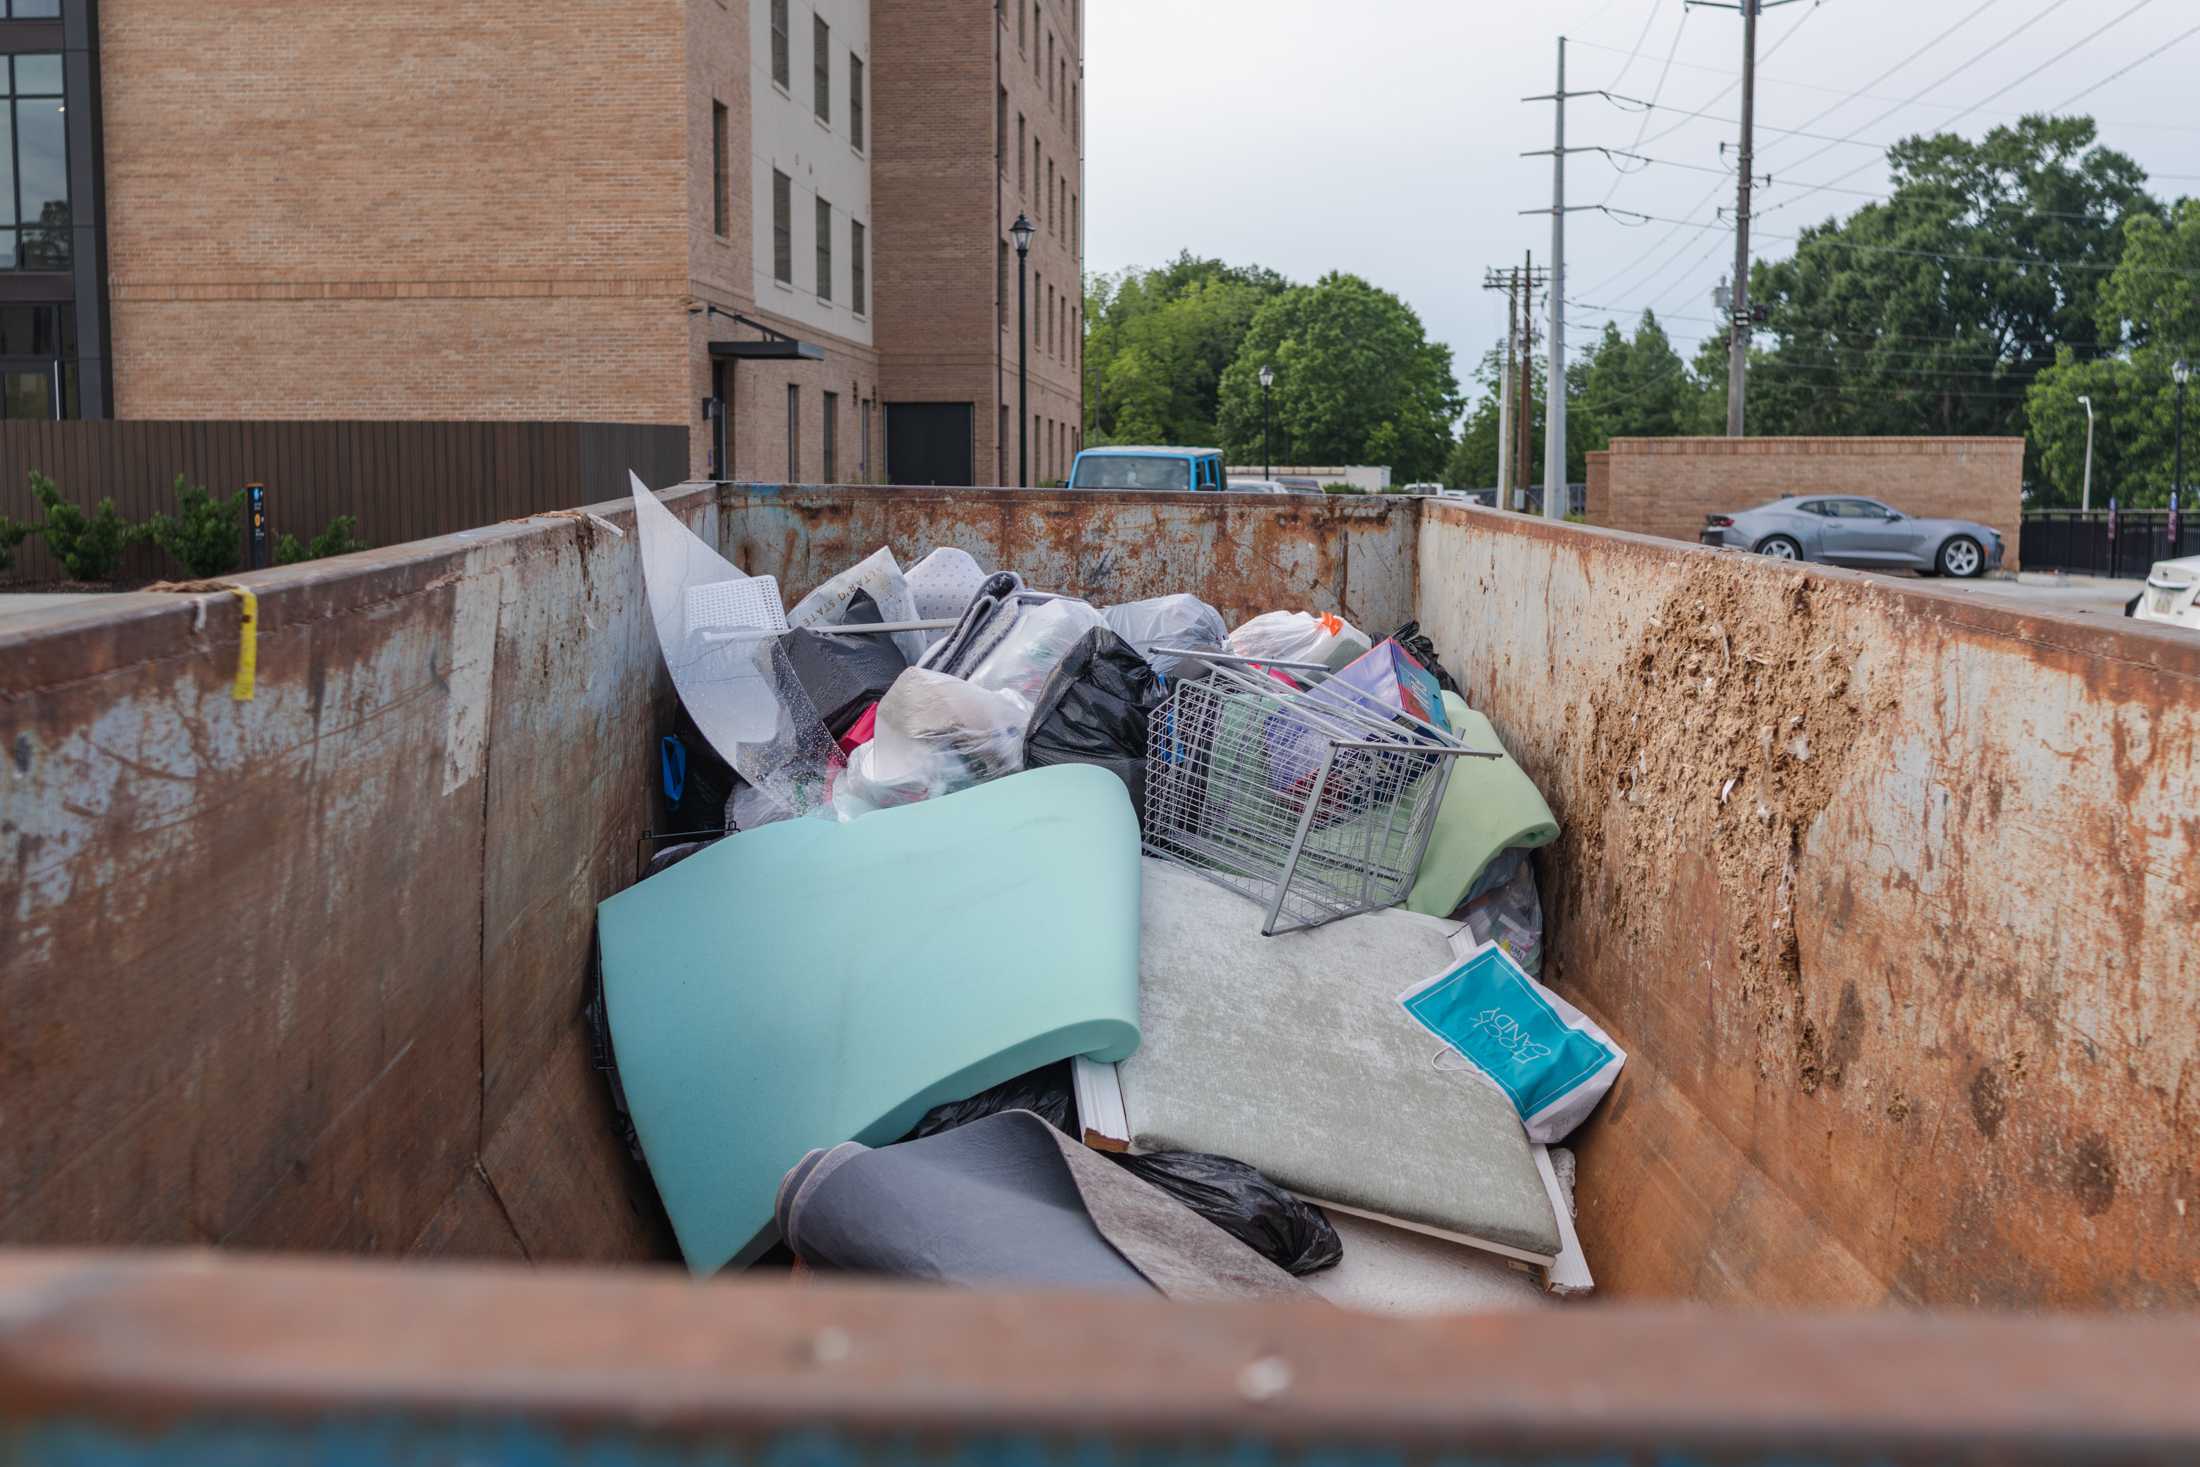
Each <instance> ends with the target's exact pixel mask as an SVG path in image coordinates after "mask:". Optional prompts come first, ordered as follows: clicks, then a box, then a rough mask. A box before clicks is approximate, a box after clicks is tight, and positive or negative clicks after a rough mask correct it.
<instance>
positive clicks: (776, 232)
mask: <svg viewBox="0 0 2200 1467" xmlns="http://www.w3.org/2000/svg"><path fill="white" fill-rule="evenodd" d="M772 278H773V279H774V280H777V281H779V282H780V283H781V284H783V285H792V284H794V180H793V179H791V178H789V177H787V175H786V174H784V173H781V172H779V171H778V170H777V169H774V170H772Z"/></svg>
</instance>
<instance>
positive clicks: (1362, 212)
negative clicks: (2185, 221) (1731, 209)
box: [1085, 0, 2200, 384]
mask: <svg viewBox="0 0 2200 1467" xmlns="http://www.w3.org/2000/svg"><path fill="white" fill-rule="evenodd" d="M1087 9H1088V12H1089V13H1088V17H1087V21H1086V24H1087V28H1088V29H1087V36H1086V46H1087V55H1086V86H1087V89H1088V98H1089V100H1088V103H1087V115H1088V120H1089V138H1088V142H1087V150H1088V156H1087V160H1086V165H1087V179H1086V192H1087V195H1088V202H1087V205H1086V216H1085V217H1086V220H1087V225H1086V251H1087V260H1088V263H1089V265H1090V267H1091V268H1092V269H1094V270H1115V269H1119V268H1121V267H1123V266H1126V265H1152V264H1157V263H1159V262H1161V261H1162V260H1165V259H1167V258H1169V257H1170V256H1173V255H1174V254H1175V253H1176V252H1177V251H1178V250H1180V249H1190V250H1192V251H1194V252H1196V253H1198V254H1202V255H1219V256H1221V257H1222V258H1224V259H1227V260H1231V261H1234V262H1257V263H1259V264H1263V265H1268V266H1271V267H1273V268H1275V269H1278V270H1281V271H1282V272H1283V273H1284V274H1285V275H1287V276H1290V277H1291V278H1293V279H1296V280H1311V279H1313V278H1315V277H1316V276H1318V275H1319V274H1321V273H1322V272H1323V271H1325V270H1331V269H1339V270H1349V271H1353V272H1356V273H1358V274H1360V275H1364V276H1366V277H1367V278H1368V279H1369V280H1372V281H1373V282H1375V283H1376V284H1377V285H1381V286H1383V287H1385V288H1387V289H1390V290H1392V291H1395V292H1397V293H1398V294H1399V295H1401V296H1403V297H1404V298H1405V299H1406V300H1407V301H1408V302H1410V303H1411V304H1412V305H1413V306H1414V308H1415V309H1416V310H1418V311H1419V312H1420V314H1421V318H1422V320H1423V321H1424V322H1426V323H1427V325H1428V327H1429V330H1430V333H1431V334H1432V335H1434V336H1436V337H1437V338H1439V339H1441V340H1443V341H1446V342H1448V343H1450V345H1451V347H1452V349H1453V352H1454V355H1455V358H1456V366H1457V369H1458V373H1459V377H1460V379H1461V381H1462V383H1463V384H1464V383H1465V382H1466V380H1467V378H1468V377H1469V375H1470V374H1471V372H1472V370H1473V367H1474V364H1475V362H1476V361H1478V360H1479V358H1480V357H1481V354H1482V352H1483V351H1484V350H1485V349H1487V347H1488V346H1489V345H1491V344H1492V343H1494V342H1496V341H1498V340H1500V339H1501V338H1502V337H1503V335H1504V330H1505V326H1504V321H1505V308H1504V299H1503V297H1502V296H1499V295H1495V294H1490V293H1485V292H1484V291H1483V290H1482V289H1481V284H1482V273H1483V270H1484V268H1485V267H1486V266H1490V265H1500V264H1511V263H1515V262H1518V261H1519V260H1520V259H1521V256H1522V253H1523V252H1524V251H1526V250H1529V249H1533V250H1534V251H1535V258H1536V264H1537V265H1539V266H1541V265H1544V264H1546V263H1548V260H1549V255H1550V220H1549V217H1548V216H1547V215H1535V216H1528V217H1523V216H1521V215H1519V214H1518V213H1517V212H1516V211H1517V210H1520V209H1524V208H1537V207H1546V206H1548V204H1549V202H1550V194H1551V167H1550V160H1549V159H1548V158H1522V157H1520V156H1518V154H1519V153H1520V152H1521V151H1522V150H1524V149H1529V148H1548V147H1549V146H1550V145H1551V122H1552V110H1551V106H1550V104H1549V103H1548V102H1537V103H1525V102H1522V101H1520V100H1519V98H1521V97H1523V96H1526V95H1528V94H1530V93H1538V92H1549V91H1550V90H1552V81H1553V72H1554V69H1555V66H1556V62H1557V39H1558V37H1559V35H1560V34H1561V33H1563V34H1565V35H1566V36H1567V37H1568V38H1569V42H1570V44H1569V46H1568V74H1567V84H1568V87H1569V89H1570V90H1580V89H1585V88H1604V89H1608V90H1611V91H1615V92H1618V93H1621V94H1623V95H1625V96H1629V97H1633V98H1638V99H1645V100H1648V99H1655V100H1657V101H1658V102H1659V103H1660V104H1662V106H1664V107H1665V108H1668V109H1685V110H1687V111H1694V112H1702V113H1708V114H1711V117H1710V118H1702V119H1699V118H1691V117H1688V116H1685V115H1683V113H1682V112H1681V111H1678V110H1659V111H1652V112H1648V113H1645V112H1643V111H1642V110H1641V109H1640V108H1637V109H1635V110H1632V111H1625V110H1620V109H1619V108H1616V107H1614V106H1612V105H1610V104H1607V103H1606V102H1604V101H1602V100H1599V99H1596V98H1583V99H1580V100H1577V101H1575V102H1574V103H1572V104H1571V105H1570V106H1569V109H1568V118H1567V142H1568V143H1569V144H1570V145H1576V146H1578V145H1581V144H1588V143H1594V144H1603V145H1605V146H1609V147H1613V148H1619V149H1629V148H1632V149H1633V150H1634V151H1636V152H1639V153H1641V154H1643V155H1645V156H1648V157H1651V158H1656V159H1660V160H1665V162H1662V163H1660V164H1658V165H1655V166H1651V165H1641V164H1635V163H1631V162H1630V163H1627V164H1626V165H1625V166H1627V167H1629V168H1632V169H1636V170H1637V171H1636V172H1635V173H1634V174H1633V175H1632V176H1629V177H1626V178H1621V177H1620V176H1619V175H1618V173H1617V172H1616V171H1615V169H1614V167H1613V166H1612V165H1611V164H1610V163H1608V162H1606V161H1605V160H1604V159H1603V158H1602V157H1601V156H1599V155H1597V154H1576V155H1574V156H1573V157H1571V158H1569V159H1568V160H1567V200H1568V202H1569V203H1572V204H1593V203H1599V202H1606V201H1608V202H1609V204H1610V206H1611V207H1613V208H1615V209H1632V210H1636V211H1639V212H1641V213H1644V214H1651V215H1658V216H1663V217H1666V218H1671V219H1684V218H1685V219H1691V220H1708V219H1711V218H1712V217H1713V213H1714V210H1715V209H1717V208H1718V207H1719V206H1720V205H1727V206H1731V204H1732V202H1733V182H1732V179H1731V177H1724V178H1722V177H1721V176H1719V175H1717V174H1713V173H1707V172H1702V171H1697V170H1703V169H1711V168H1718V167H1719V166H1720V165H1721V162H1722V159H1721V156H1720V144H1721V142H1722V141H1730V140H1731V139H1732V138H1733V137H1734V135H1735V132H1736V128H1735V127H1734V125H1733V121H1732V120H1733V119H1734V118H1736V117H1738V116H1739V111H1738V108H1739V97H1738V94H1737V93H1736V92H1734V91H1732V90H1730V88H1733V87H1734V86H1735V84H1736V80H1737V75H1738V72H1739V69H1740V55H1741V20H1740V17H1739V16H1737V15H1736V14H1735V13H1734V12H1732V11H1731V10H1716V9H1711V8H1708V7H1694V8H1689V9H1687V10H1686V11H1685V15H1684V10H1683V6H1682V3H1681V0H1519V3H1512V4H1498V3H1495V0H1356V3H1342V0H1088V6H1087ZM2196 29H2200V0H1816V3H1813V0H1796V3H1793V4H1788V5H1783V6H1781V7H1779V8H1777V9H1767V10H1766V11H1765V13H1764V15H1763V18H1762V19H1761V20H1760V22H1759V40H1758V56H1759V70H1758V101H1757V118H1758V123H1759V126H1760V129H1761V130H1760V133H1759V150H1760V151H1759V163H1758V167H1757V172H1758V173H1759V174H1760V175H1761V174H1765V173H1770V174H1771V175H1772V176H1773V179H1774V186H1773V187H1772V188H1771V189H1770V190H1761V191H1760V192H1759V199H1758V204H1757V207H1758V209H1759V210H1760V211H1761V223H1760V226H1759V227H1760V229H1761V230H1762V231H1763V232H1764V233H1768V234H1769V233H1775V232H1776V233H1782V234H1793V233H1794V232H1795V231H1796V227H1797V225H1799V224H1806V223H1813V222H1816V221H1819V220H1822V219H1824V218H1826V217H1827V216H1828V215H1829V214H1835V213H1847V212H1848V211H1849V210H1851V209H1853V208H1855V207H1856V206H1858V205H1860V204H1863V203H1865V202H1867V199H1866V198H1864V197H1860V196H1858V195H1855V194H1850V193H1835V192H1831V191H1827V192H1820V193H1816V194H1814V195H1812V196H1811V197H1809V198H1801V197H1799V196H1800V195H1802V194H1803V193H1804V191H1805V190H1804V186H1805V185H1810V184H1821V183H1834V182H1836V181H1837V182H1838V186H1839V187H1840V188H1841V189H1846V190H1861V191H1863V193H1865V194H1873V193H1879V192H1881V191H1883V190H1884V189H1885V187H1886V184H1887V174H1886V169H1885V167H1884V166H1883V163H1882V161H1881V153H1880V151H1879V150H1877V149H1874V148H1871V147H1864V146H1858V145H1856V144H1855V143H1836V142H1831V141H1829V140H1830V139H1837V138H1842V137H1847V136H1850V135H1854V136H1855V138H1856V139H1858V141H1859V142H1874V143H1879V144H1881V145H1884V144H1885V143H1886V142H1888V141H1891V140H1893V139H1896V138H1899V137H1902V136H1906V135H1908V134H1911V133H1914V132H1919V131H1932V130H1939V129H1942V128H1947V127H1949V126H1953V127H1954V128H1955V129H1956V130H1958V131H1961V132H1964V133H1966V134H1968V135H1970V136H1973V137H1977V136H1980V135H1982V134H1983V133H1984V132H1985V131H1986V130H1988V129H1989V128H1991V127H1993V126H1994V125H1995V124H1997V123H1999V122H2003V121H2007V120H2010V119H2011V118H2013V117H2014V116H2015V115H2016V114H2017V112H2018V111H2019V110H2021V109H2025V108H2032V109H2038V108H2043V107H2058V104H2060V103H2062V102H2063V101H2065V100H2066V99H2069V98H2072V97H2075V96H2076V95H2077V94H2079V93H2081V92H2085V93H2087V94H2086V95H2085V96H2084V97H2083V98H2082V99H2081V100H2078V101H2077V102H2076V103H2075V104H2074V105H2073V106H2072V107H2071V108H2070V109H2068V110H2071V111H2077V112H2090V113H2091V114H2092V115H2093V116H2094V117H2095V118H2096V119H2097V120H2098V121H2099V122H2100V124H2101V134H2102V141H2104V142H2105V143H2107V144H2108V145H2109V146H2111V147H2115V148H2118V149H2121V150H2122V151H2124V152H2126V153H2129V154H2130V155H2131V156H2132V157H2134V158H2136V159H2137V160H2138V161H2139V163H2140V164H2141V166H2143V167H2144V168H2146V169H2147V171H2148V172H2149V173H2150V174H2152V175H2154V182H2153V187H2154V189H2155V191H2156V192H2157V193H2158V194H2160V195H2162V196H2164V197H2175V196H2178V195H2180V194H2185V193H2200V109H2196V108H2195V107H2194V105H2193V99H2194V94H2195V91H2196V87H2195V82H2196V81H2200V34H2194V35H2192V36H2190V37H2189V38H2187V39H2184V40H2181V41H2179V40H2178V39H2177V38H2178V37H2180V36H2183V35H2184V34H2185V33H2186V32H2188V31H2194V30H2196ZM1943 33H1945V36H1944V38H1941V39H1937V40H1936V38H1940V37H1943ZM2173 42H2174V44H2172V43H2173ZM1928 43H1931V44H1928ZM2164 46H2168V48H2169V49H2167V50H2166V51H2163V52H2162V54H2161V55H2160V56H2158V57H2155V58H2154V59H2151V60H2142V59H2141V58H2144V57H2147V56H2148V54H2149V53H2150V52H2154V51H2156V50H2157V49H2158V48H2161V47H2164ZM1638 51H1639V54H1635V55H1633V56H1632V57H1631V56H1630V53H1634V52H1638ZM1913 53H1915V54H1914V58H1913ZM1668 56H1670V57H1671V59H1672V64H1671V66H1670V67H1668V66H1667V64H1666V62H1667V58H1668ZM1898 63H1900V64H1899V66H1898ZM2133 63H2138V64H2136V65H2134V64H2133ZM2127 66H2129V67H2131V69H2130V70H2129V71H2128V72H2127V73H2125V74H2123V75H2121V76H2117V75H2116V73H2117V72H2119V70H2121V69H2122V68H2125V67H2127ZM2035 69H2038V72H2037V75H2035V76H2030V78H2029V79H2026V78H2027V74H2028V73H2032V72H2034V71H2035ZM2112 77H2113V78H2114V79H2113V80H2111V78H2112ZM2104 82H2105V85H2100V86H2099V88H2098V90H2092V91H2088V89H2089V88H2093V87H2095V86H2096V84H2100V83H2104ZM2005 87H2007V88H2009V90H2008V91H2007V92H2003V91H2002V89H2003V88H2005ZM1857 92H1862V93H1863V94H1864V95H1862V96H1853V97H1852V96H1851V95H1850V94H1852V93H1857ZM1997 93H1998V94H2000V95H1997ZM1912 98H1915V99H1916V100H1914V101H1913V100H1910V99H1912ZM1972 108H1976V109H1977V110H1976V111H1970V112H1969V113H1968V115H1965V114H1966V111H1967V109H1972ZM1717 119H1725V120H1724V121H1721V120H1717ZM1775 128H1788V129H1796V130H1801V131H1805V132H1810V133H1816V134H1821V135H1822V136H1821V137H1819V138H1815V139H1813V138H1797V137H1792V136H1783V135H1781V134H1780V133H1778V132H1775V131H1773V130H1772V129H1775ZM1638 134H1639V136H1640V137H1641V139H1642V140H1641V141H1640V142H1639V143H1638V142H1637V141H1636V139H1637V137H1638ZM1668 164H1685V165H1687V167H1686V168H1682V167H1674V166H1667V165H1668ZM1852 170H1860V171H1855V172H1853V174H1852V172H1851V171H1852ZM2173 175H2183V177H2174V176H2173ZM1788 200H1794V201H1795V202H1793V203H1792V204H1790V205H1789V206H1788V207H1785V208H1781V207H1778V206H1780V205H1781V204H1782V203H1783V201H1788ZM1733 248H1734V246H1733V236H1732V234H1731V233H1729V232H1727V231H1725V230H1710V231H1698V230H1694V229H1680V230H1675V229H1674V228H1673V227H1672V226H1671V225H1669V224H1665V223H1654V224H1649V225H1642V226H1638V227H1627V225H1626V224H1623V223H1621V222H1619V221H1616V220H1613V219H1611V218H1608V217H1606V216H1603V215H1600V214H1593V213H1591V214H1574V215H1572V216H1570V217H1569V219H1568V222H1567V271H1568V288H1567V292H1566V293H1567V296H1568V297H1569V298H1570V299H1572V300H1576V301H1586V302H1595V303H1599V304H1605V305H1609V306H1614V307H1621V308H1624V311H1623V312H1622V314H1623V319H1624V321H1625V323H1626V324H1629V325H1631V324H1632V321H1633V318H1634V317H1635V316H1636V315H1637V314H1639V312H1640V309H1641V307H1643V306H1644V305H1649V306H1653V307H1655V308H1656V309H1657V311H1658V314H1659V315H1660V317H1661V318H1664V319H1665V320H1666V321H1667V322H1668V329H1669V330H1671V331H1672V333H1673V335H1674V336H1675V338H1676V340H1677V342H1678V344H1679V345H1680V346H1681V348H1682V351H1683V354H1684V355H1692V354H1693V351H1694V348H1695V345H1696V343H1697V342H1698V341H1699V340H1700V339H1701V338H1702V337H1703V336H1704V335H1708V334H1710V333H1712V332H1714V331H1715V330H1716V329H1717V328H1716V327H1715V326H1714V325H1712V324H1711V322H1710V319H1709V318H1710V317H1711V315H1712V308H1711V306H1710V303H1709V299H1708V297H1709V293H1710V291H1711V289H1712V287H1713V286H1715V285H1716V284H1717V283H1718V282H1719V281H1720V279H1721V278H1722V277H1723V276H1724V275H1726V274H1727V273H1728V272H1729V271H1730V269H1731V265H1732V260H1733ZM1788 248H1789V247H1788V246H1787V245H1786V244H1784V243H1782V242H1780V241H1778V240H1776V239H1761V240H1760V242H1759V243H1758V245H1757V247H1756V249H1755V251H1754V253H1755V254H1756V255H1757V256H1758V257H1759V258H1764V257H1767V256H1777V255H1780V254H1784V253H1786V252H1787V249H1788ZM1569 314H1570V315H1578V314H1579V313H1574V312H1569ZM1602 319H1603V317H1602V316H1601V315H1598V316H1594V317H1591V318H1590V319H1588V320H1587V321H1584V322H1582V323H1581V325H1582V328H1583V329H1582V331H1581V332H1578V333H1577V331H1576V330H1574V329H1572V327H1573V325H1574V323H1573V322H1571V321H1570V322H1569V330H1568V332H1567V335H1568V338H1569V340H1570V341H1578V340H1580V339H1582V338H1583V337H1584V336H1586V335H1587V334H1588V328H1589V327H1592V326H1596V325H1601V322H1602Z"/></svg>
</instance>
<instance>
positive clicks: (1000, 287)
mask: <svg viewBox="0 0 2200 1467" xmlns="http://www.w3.org/2000/svg"><path fill="white" fill-rule="evenodd" d="M993 306H994V310H995V311H996V312H997V313H998V315H999V319H1000V327H999V329H1000V330H1002V331H1006V330H1007V329H1008V241H1007V240H1005V239H1004V240H1002V241H1001V242H1000V253H999V254H998V255H997V256H996V262H995V264H994V267H993Z"/></svg>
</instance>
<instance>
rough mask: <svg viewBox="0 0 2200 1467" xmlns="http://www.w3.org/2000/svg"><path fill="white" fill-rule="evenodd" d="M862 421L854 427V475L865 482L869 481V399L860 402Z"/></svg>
mask: <svg viewBox="0 0 2200 1467" xmlns="http://www.w3.org/2000/svg"><path fill="white" fill-rule="evenodd" d="M860 406H861V409H862V413H863V421H862V423H860V424H858V425H857V427H856V442H857V451H856V477H857V479H858V480H859V481H860V482H862V483H865V484H868V483H870V482H871V399H869V398H868V397H866V398H864V399H863V401H862V403H861V404H860Z"/></svg>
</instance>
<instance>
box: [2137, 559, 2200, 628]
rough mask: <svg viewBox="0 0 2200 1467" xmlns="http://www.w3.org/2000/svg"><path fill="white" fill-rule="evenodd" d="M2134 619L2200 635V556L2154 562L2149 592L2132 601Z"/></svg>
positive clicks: (2148, 584)
mask: <svg viewBox="0 0 2200 1467" xmlns="http://www.w3.org/2000/svg"><path fill="white" fill-rule="evenodd" d="M2131 615H2132V617H2133V619H2135V620H2138V621H2159V622H2166V623H2168V624H2169V625H2170V626H2173V627H2186V628H2189V629H2190V630H2192V631H2196V632H2200V555H2188V556H2186V557H2185V558H2184V559H2182V560H2157V561H2156V562H2154V569H2153V570H2151V571H2149V572H2147V588H2146V589H2145V590H2144V591H2141V592H2140V593H2139V594H2138V595H2137V596H2135V597H2133V598H2132V602H2131Z"/></svg>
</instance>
